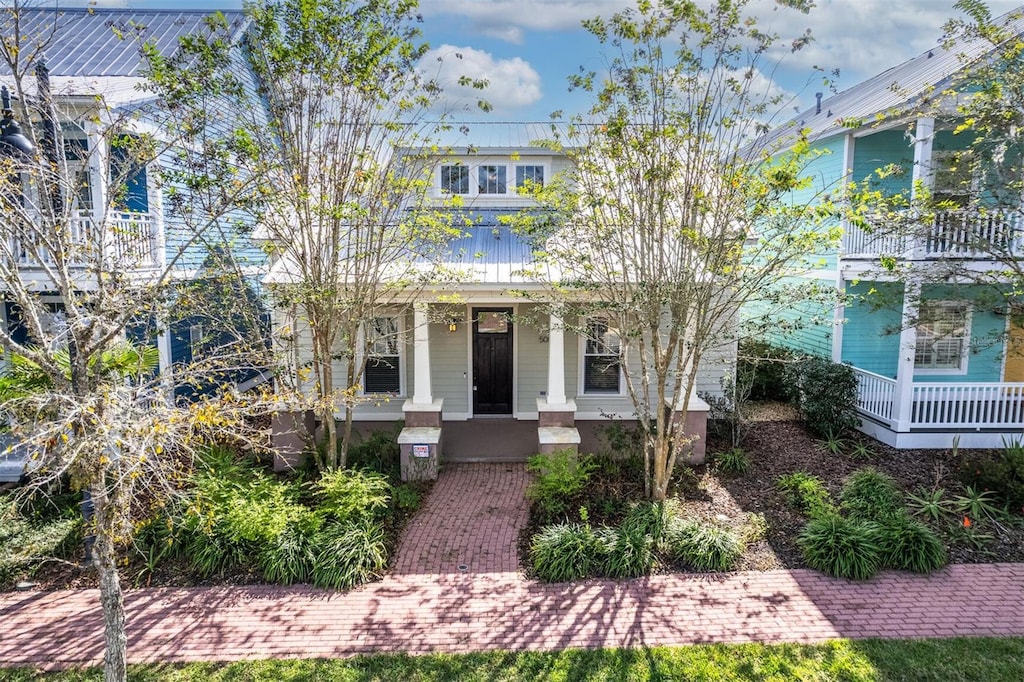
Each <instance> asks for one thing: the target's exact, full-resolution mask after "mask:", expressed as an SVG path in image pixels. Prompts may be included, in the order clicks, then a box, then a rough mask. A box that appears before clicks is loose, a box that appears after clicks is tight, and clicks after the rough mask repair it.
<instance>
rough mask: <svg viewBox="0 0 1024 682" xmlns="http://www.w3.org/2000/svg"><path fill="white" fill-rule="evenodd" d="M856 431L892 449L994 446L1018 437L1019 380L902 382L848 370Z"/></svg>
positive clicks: (1021, 422)
mask: <svg viewBox="0 0 1024 682" xmlns="http://www.w3.org/2000/svg"><path fill="white" fill-rule="evenodd" d="M854 373H855V374H856V375H857V409H858V411H859V412H860V414H861V415H862V416H863V417H864V419H863V421H862V425H861V429H860V430H861V431H863V432H864V433H867V434H868V435H870V436H872V437H873V438H877V439H878V440H880V441H882V442H883V443H885V444H887V445H890V446H892V447H895V448H946V447H951V446H952V445H953V440H954V439H958V440H957V442H958V444H959V446H960V447H965V448H999V447H1002V446H1003V444H1004V442H1009V441H1010V440H1020V439H1021V438H1022V437H1024V383H1012V382H999V383H982V382H957V383H936V382H908V386H907V387H905V388H903V389H902V390H901V387H900V383H899V382H898V380H896V379H890V378H889V377H885V376H881V375H879V374H874V373H873V372H868V371H866V370H863V369H858V368H854Z"/></svg>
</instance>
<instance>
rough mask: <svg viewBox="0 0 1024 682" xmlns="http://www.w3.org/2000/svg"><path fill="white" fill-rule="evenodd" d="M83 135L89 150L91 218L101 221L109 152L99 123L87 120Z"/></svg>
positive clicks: (103, 212)
mask: <svg viewBox="0 0 1024 682" xmlns="http://www.w3.org/2000/svg"><path fill="white" fill-rule="evenodd" d="M85 136H86V140H88V144H89V151H88V154H89V156H88V159H89V188H90V190H91V192H90V193H91V195H92V219H93V220H94V221H95V222H96V223H97V224H99V223H102V222H103V217H104V214H105V213H106V210H107V184H108V181H107V166H108V165H109V159H108V157H109V153H110V150H109V149H108V148H107V140H106V138H105V137H103V133H102V132H101V131H100V126H99V123H97V122H96V121H88V122H87V123H86V124H85Z"/></svg>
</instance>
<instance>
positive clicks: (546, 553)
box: [530, 523, 605, 583]
mask: <svg viewBox="0 0 1024 682" xmlns="http://www.w3.org/2000/svg"><path fill="white" fill-rule="evenodd" d="M604 554H605V548H604V546H603V544H602V542H601V539H600V538H599V537H598V534H596V533H595V531H594V530H593V529H592V528H591V527H590V526H589V525H587V524H582V523H560V524H556V525H553V526H547V527H545V528H542V529H541V530H540V532H539V533H537V534H536V535H534V536H533V539H532V541H531V543H530V557H531V561H532V563H533V568H534V570H535V571H536V572H537V577H539V578H540V579H541V580H545V581H547V582H553V583H557V582H566V581H569V580H579V579H581V578H586V577H589V576H591V575H593V574H594V573H596V572H598V570H599V569H600V568H601V566H602V565H603V556H604Z"/></svg>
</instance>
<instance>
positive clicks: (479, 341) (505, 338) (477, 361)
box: [473, 308, 512, 415]
mask: <svg viewBox="0 0 1024 682" xmlns="http://www.w3.org/2000/svg"><path fill="white" fill-rule="evenodd" d="M473 414H508V415H510V414H512V309H511V308H475V309H474V310H473Z"/></svg>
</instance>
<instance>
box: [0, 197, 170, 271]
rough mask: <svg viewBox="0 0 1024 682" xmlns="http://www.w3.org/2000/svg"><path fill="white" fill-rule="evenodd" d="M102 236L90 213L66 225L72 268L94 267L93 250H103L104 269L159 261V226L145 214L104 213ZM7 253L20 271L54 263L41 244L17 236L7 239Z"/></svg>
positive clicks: (141, 266)
mask: <svg viewBox="0 0 1024 682" xmlns="http://www.w3.org/2000/svg"><path fill="white" fill-rule="evenodd" d="M105 228H106V230H105V234H103V235H101V234H100V233H99V230H98V228H97V225H96V222H95V221H94V219H93V217H92V214H91V213H90V212H88V211H81V212H80V213H79V214H78V215H77V216H75V217H74V218H72V219H71V221H70V223H69V224H68V231H69V235H68V240H67V242H66V245H67V247H68V250H69V252H70V262H71V265H72V267H89V266H92V267H95V266H96V265H98V259H97V257H96V256H97V255H98V254H96V253H95V250H96V249H99V248H102V249H103V258H104V260H105V261H106V262H107V264H108V267H111V268H123V269H146V268H152V267H156V266H157V265H158V264H159V262H160V260H159V256H160V254H159V234H158V230H159V229H160V226H159V225H158V224H157V221H156V220H155V219H154V218H153V216H152V215H151V214H149V213H138V212H130V211H117V212H111V213H108V214H107V220H106V223H105ZM11 253H12V254H13V255H14V258H15V260H16V261H17V264H18V267H21V268H38V267H41V266H43V265H52V264H53V263H54V257H53V254H52V253H51V252H50V250H49V249H48V248H47V247H46V246H45V245H44V244H35V245H33V244H31V243H27V242H26V241H25V240H23V239H18V238H17V237H14V238H12V240H11Z"/></svg>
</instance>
